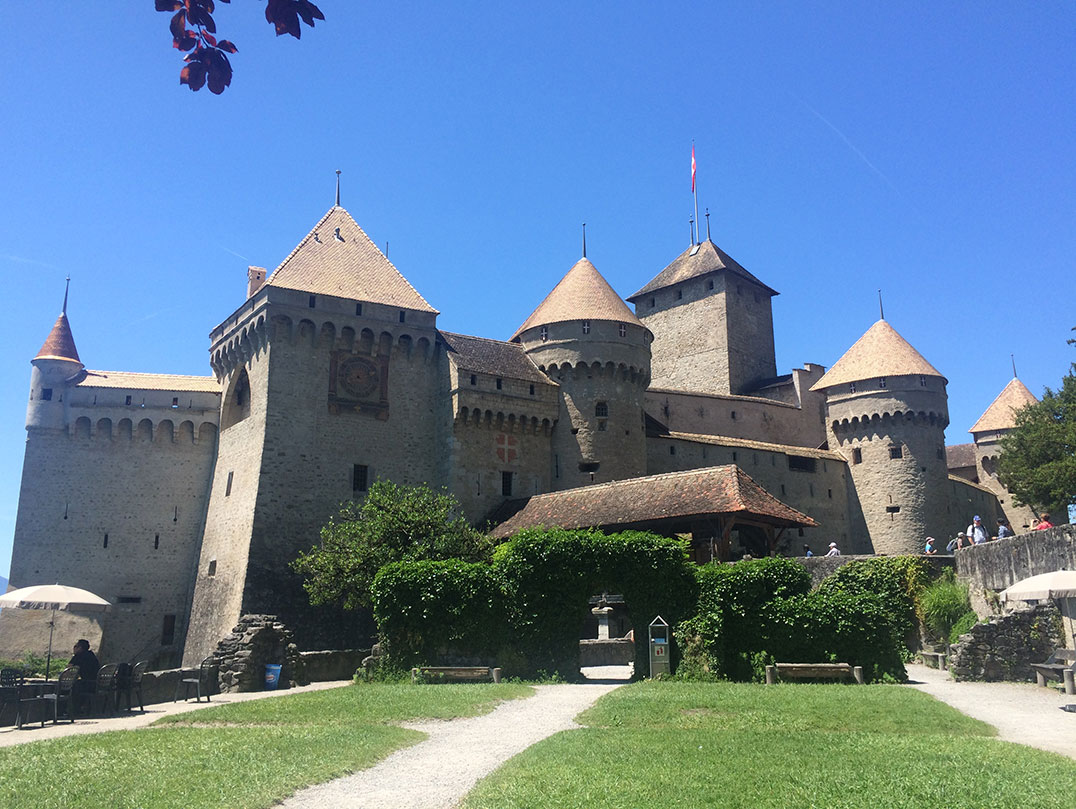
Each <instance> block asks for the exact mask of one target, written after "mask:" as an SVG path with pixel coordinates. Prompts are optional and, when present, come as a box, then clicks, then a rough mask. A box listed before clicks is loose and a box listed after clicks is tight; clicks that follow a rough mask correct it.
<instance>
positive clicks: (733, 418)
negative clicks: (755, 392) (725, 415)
mask: <svg viewBox="0 0 1076 809" xmlns="http://www.w3.org/2000/svg"><path fill="white" fill-rule="evenodd" d="M732 420H733V421H736V411H735V410H733V411H732Z"/></svg>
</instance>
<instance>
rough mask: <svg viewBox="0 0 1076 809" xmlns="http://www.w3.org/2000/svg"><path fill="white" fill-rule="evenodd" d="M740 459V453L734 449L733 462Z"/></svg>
mask: <svg viewBox="0 0 1076 809" xmlns="http://www.w3.org/2000/svg"><path fill="white" fill-rule="evenodd" d="M738 460H740V456H739V453H738V452H736V450H733V451H732V462H733V463H736V462H737V461H738Z"/></svg>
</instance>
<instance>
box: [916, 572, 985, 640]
mask: <svg viewBox="0 0 1076 809" xmlns="http://www.w3.org/2000/svg"><path fill="white" fill-rule="evenodd" d="M946 574H948V575H946ZM946 574H943V575H942V576H941V577H940V578H939V579H938V580H937V581H935V582H933V583H932V584H930V585H928V586H927V587H925V588H924V589H923V591H922V592H921V593H920V594H919V612H920V614H921V615H922V618H923V626H925V627H926V628H927V630H928V631H929V632H930V634H931V635H933V636H934V638H936V639H937V640H939V641H942V642H947V641H948V639H949V635H950V633H951V632H952V630H953V627H954V626H955V625H956V622H957V621H959V620H960V619H961V618H962V617H963V616H964V615H965V614H967V612H968V610H970V609H971V602H970V601H969V600H968V588H967V585H964V584H961V583H960V582H958V581H956V579H955V578H954V577H953V574H952V572H951V571H946ZM973 614H974V613H973Z"/></svg>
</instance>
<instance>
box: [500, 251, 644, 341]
mask: <svg viewBox="0 0 1076 809" xmlns="http://www.w3.org/2000/svg"><path fill="white" fill-rule="evenodd" d="M567 320H614V321H618V322H620V323H634V324H635V325H636V326H643V324H642V322H641V321H640V320H639V318H637V317H636V316H635V314H634V312H632V311H631V309H630V308H629V307H628V305H627V304H626V303H624V300H623V298H621V297H620V296H619V295H617V294H616V292H615V291H614V290H613V288H612V287H611V286H609V282H608V281H606V280H605V279H604V278H603V277H602V274H601V273H600V272H598V270H597V268H596V267H595V266H594V265H593V264H591V263H590V261H589V260H587V259H586V258H581V259H579V261H577V262H576V263H575V264H574V265H573V266H572V268H571V269H570V270H568V273H567V274H566V275H565V276H564V277H563V278H561V279H560V283H559V284H557V285H556V286H555V287H553V291H552V292H550V293H549V294H548V295H546V296H545V300H544V301H542V302H541V303H540V304H538V308H537V309H535V310H534V311H533V312H531V316H530V317H528V318H527V320H526V321H525V322H524V323H523V325H522V326H520V327H519V328H518V329H516V333H515V334H513V335H512V339H513V340H515V339H516V338H517V337H519V335H521V334H522V333H523V332H525V331H526V330H527V329H531V328H534V327H535V326H548V325H549V324H550V323H563V322H564V321H567ZM643 328H646V327H645V326H643Z"/></svg>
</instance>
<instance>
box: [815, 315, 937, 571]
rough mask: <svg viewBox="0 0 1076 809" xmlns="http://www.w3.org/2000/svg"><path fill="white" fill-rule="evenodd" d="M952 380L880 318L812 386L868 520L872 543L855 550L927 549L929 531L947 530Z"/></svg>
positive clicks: (894, 551) (931, 533)
mask: <svg viewBox="0 0 1076 809" xmlns="http://www.w3.org/2000/svg"><path fill="white" fill-rule="evenodd" d="M945 385H946V379H945V377H943V376H942V375H941V374H940V373H938V371H937V369H935V368H934V366H933V365H931V364H930V363H929V362H927V361H926V359H924V358H923V356H922V355H921V354H920V353H919V352H918V351H916V350H915V349H914V348H913V347H912V346H911V345H910V344H909V343H908V341H906V340H905V339H904V338H903V337H901V336H900V335H899V334H898V333H897V332H896V330H895V329H894V328H893V327H892V326H890V325H889V323H887V322H886V321H885V320H879V321H878V322H877V323H875V324H874V325H873V326H871V328H870V329H869V330H868V331H867V332H866V334H864V335H863V336H862V337H861V338H859V340H858V341H857V342H856V343H855V345H853V346H852V347H851V348H850V349H848V351H847V352H846V353H845V354H844V356H843V357H841V358H840V359H839V360H838V361H837V362H836V364H834V366H833V367H832V368H830V369H829V371H828V372H826V374H825V375H824V376H823V377H822V378H821V379H819V380H818V382H816V383H815V384H814V386H813V387H812V388H811V390H821V391H824V392H825V395H826V413H827V419H826V423H827V432H828V434H829V442H830V449H833V450H836V451H838V452H840V453H841V454H843V455H844V457H845V458H846V459H847V461H848V469H849V472H850V473H851V478H852V484H853V487H854V489H855V495H856V498H857V499H858V501H859V504H860V507H861V508H862V511H863V517H864V520H865V522H866V525H867V531H868V534H869V537H870V546H871V547H863V548H858V547H857V548H853V549H852V550H855V551H859V552H872V551H873V552H874V553H884V554H900V553H919V552H921V551H922V549H923V541H924V539H925V537H927V536H936V537H939V538H941V537H945V536H947V526H948V525H949V524H950V523H952V522H953V519H954V518H953V517H951V516H949V515H947V509H948V506H949V497H948V493H949V488H948V485H947V484H948V477H949V471H948V467H947V465H946V462H945V427H946V426H947V425H948V424H949V408H948V397H947V395H946V392H945Z"/></svg>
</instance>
